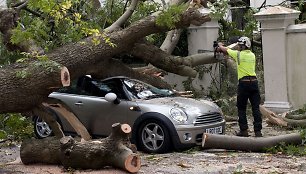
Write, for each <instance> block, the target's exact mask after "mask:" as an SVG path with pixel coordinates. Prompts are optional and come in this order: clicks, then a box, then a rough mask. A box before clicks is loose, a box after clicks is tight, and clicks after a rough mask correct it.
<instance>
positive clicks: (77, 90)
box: [57, 80, 90, 95]
mask: <svg viewBox="0 0 306 174" xmlns="http://www.w3.org/2000/svg"><path fill="white" fill-rule="evenodd" d="M77 83H78V80H74V81H72V82H71V85H70V86H67V87H63V88H60V89H59V90H58V91H57V92H60V93H68V94H78V95H90V93H88V92H86V91H85V90H84V89H82V88H79V87H78V85H77Z"/></svg>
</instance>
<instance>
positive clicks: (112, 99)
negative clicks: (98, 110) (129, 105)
mask: <svg viewBox="0 0 306 174" xmlns="http://www.w3.org/2000/svg"><path fill="white" fill-rule="evenodd" d="M105 100H106V101H108V102H111V103H114V104H119V103H120V100H119V99H118V97H117V95H116V94H115V93H112V92H110V93H107V94H106V95H105Z"/></svg>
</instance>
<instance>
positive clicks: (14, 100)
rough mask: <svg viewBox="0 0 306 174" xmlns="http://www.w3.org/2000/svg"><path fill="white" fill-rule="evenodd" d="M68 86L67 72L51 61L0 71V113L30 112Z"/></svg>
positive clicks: (10, 67)
mask: <svg viewBox="0 0 306 174" xmlns="http://www.w3.org/2000/svg"><path fill="white" fill-rule="evenodd" d="M69 85H70V75H69V72H68V69H67V68H66V67H64V66H62V65H60V64H58V63H56V62H53V61H43V62H38V61H34V62H30V63H29V64H27V65H25V64H14V66H5V67H3V68H0V88H1V89H2V92H1V97H0V106H1V107H0V113H5V112H22V111H29V110H31V109H32V108H33V107H35V106H36V105H38V104H41V103H42V101H43V100H44V99H45V98H44V97H47V96H48V95H49V94H50V93H51V92H52V91H54V89H58V88H60V87H62V86H69ZM43 96H44V97H43Z"/></svg>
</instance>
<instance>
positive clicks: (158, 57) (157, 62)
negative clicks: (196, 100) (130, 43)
mask: <svg viewBox="0 0 306 174" xmlns="http://www.w3.org/2000/svg"><path fill="white" fill-rule="evenodd" d="M131 54H133V55H134V56H136V57H139V58H141V59H143V60H144V61H146V62H148V63H151V64H152V65H154V66H156V67H158V68H160V69H163V70H165V71H168V72H172V73H175V74H178V75H182V76H190V77H195V76H196V75H197V71H196V70H194V69H193V68H192V67H195V66H197V65H202V64H211V63H216V62H218V60H217V59H216V58H214V53H203V54H197V55H191V56H188V57H179V56H172V55H170V54H167V53H166V52H164V51H162V50H161V49H160V48H158V47H156V46H154V45H151V44H147V43H137V44H135V47H134V48H133V50H132V51H131Z"/></svg>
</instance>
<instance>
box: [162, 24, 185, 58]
mask: <svg viewBox="0 0 306 174" xmlns="http://www.w3.org/2000/svg"><path fill="white" fill-rule="evenodd" d="M181 33H182V29H177V30H171V31H169V32H168V33H167V37H166V38H165V40H164V42H163V43H162V45H161V46H160V49H161V50H163V51H165V52H166V53H168V54H171V53H172V52H173V50H174V48H175V47H176V44H177V43H178V41H179V40H180V37H181Z"/></svg>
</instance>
